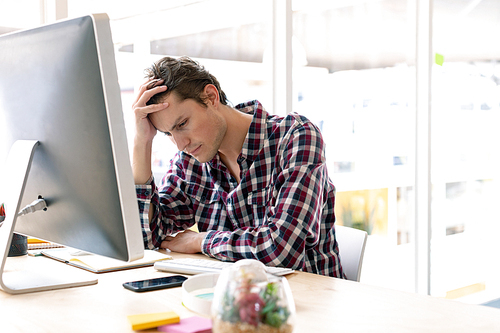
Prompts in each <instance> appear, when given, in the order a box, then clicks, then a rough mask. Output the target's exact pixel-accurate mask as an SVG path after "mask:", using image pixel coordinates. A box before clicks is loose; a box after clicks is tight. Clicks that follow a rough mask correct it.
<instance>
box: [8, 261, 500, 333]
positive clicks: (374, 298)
mask: <svg viewBox="0 0 500 333" xmlns="http://www.w3.org/2000/svg"><path fill="white" fill-rule="evenodd" d="M172 255H173V256H174V258H175V257H186V256H188V257H204V256H202V255H182V254H175V253H173V254H172ZM204 258H205V257H204ZM32 259H34V260H45V261H46V263H47V269H53V270H55V271H57V269H58V267H59V268H60V267H61V265H62V266H66V265H64V264H62V263H59V262H56V261H54V260H51V259H46V258H41V257H37V258H33V257H30V258H27V257H19V258H9V261H8V262H7V265H8V267H13V266H15V265H19V264H22V263H24V262H25V261H26V260H32ZM74 269H77V268H74ZM88 274H91V275H92V276H93V277H95V276H97V277H98V279H99V283H98V284H97V285H93V286H86V287H78V288H71V289H63V290H54V291H45V292H38V293H32V294H22V295H10V294H7V293H5V292H3V291H0V331H1V332H8V333H11V332H51V333H53V332H87V333H88V332H92V333H94V332H131V331H132V330H131V326H130V324H129V322H128V320H127V315H132V314H138V313H149V312H163V311H175V312H176V313H178V314H179V315H180V316H181V318H184V317H190V316H193V315H197V314H196V313H194V312H192V311H190V310H188V309H186V308H185V307H184V306H183V305H182V304H181V289H180V288H173V289H166V290H160V291H153V292H146V293H134V292H131V291H129V290H126V289H125V288H123V287H122V283H123V282H127V281H134V280H141V279H147V278H154V277H160V276H167V275H171V274H169V273H164V272H157V271H155V269H154V268H153V267H147V268H138V269H132V270H126V271H120V272H113V273H104V274H98V275H95V274H92V273H88ZM288 281H289V283H290V286H291V288H292V293H293V296H294V300H295V305H296V308H297V317H296V328H295V331H294V332H305V333H309V332H314V333H321V332H439V333H442V332H453V333H456V332H488V333H490V332H500V310H499V309H494V308H490V307H485V306H480V305H470V304H462V303H459V302H456V301H450V300H445V299H438V298H433V297H430V296H422V295H416V294H410V293H404V292H399V291H393V290H389V289H384V288H379V287H374V286H369V285H364V284H360V283H356V282H351V281H346V280H339V279H334V278H328V277H324V276H319V275H315V274H308V273H302V272H300V273H294V274H292V275H288ZM154 331H155V330H148V331H143V332H154Z"/></svg>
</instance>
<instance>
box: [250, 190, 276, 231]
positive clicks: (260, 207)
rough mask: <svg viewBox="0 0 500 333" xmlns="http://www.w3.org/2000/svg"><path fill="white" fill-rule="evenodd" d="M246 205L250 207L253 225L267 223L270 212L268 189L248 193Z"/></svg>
mask: <svg viewBox="0 0 500 333" xmlns="http://www.w3.org/2000/svg"><path fill="white" fill-rule="evenodd" d="M247 204H248V205H249V206H250V208H251V210H252V214H253V218H254V221H253V223H254V225H256V226H257V225H263V224H264V222H265V221H267V216H268V214H269V211H270V207H269V204H270V203H269V187H266V188H265V189H263V190H257V191H252V192H249V193H248V199H247Z"/></svg>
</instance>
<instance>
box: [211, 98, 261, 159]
mask: <svg viewBox="0 0 500 333" xmlns="http://www.w3.org/2000/svg"><path fill="white" fill-rule="evenodd" d="M235 109H236V110H238V111H240V112H243V113H247V114H253V118H252V123H251V124H250V127H249V129H248V132H247V136H246V137H245V141H244V142H243V148H242V149H241V154H240V158H245V159H247V160H251V161H253V160H254V159H255V156H256V155H257V154H258V153H259V152H260V151H261V149H262V147H263V146H264V141H265V138H266V132H267V125H266V121H267V115H268V113H267V111H266V110H265V109H264V107H263V106H262V104H261V103H260V102H259V101H257V100H253V101H248V102H245V103H240V104H238V105H236V106H235ZM208 163H209V164H210V166H211V167H212V168H216V169H220V165H221V160H220V157H219V154H216V155H215V156H214V158H213V159H212V160H211V161H209V162H208Z"/></svg>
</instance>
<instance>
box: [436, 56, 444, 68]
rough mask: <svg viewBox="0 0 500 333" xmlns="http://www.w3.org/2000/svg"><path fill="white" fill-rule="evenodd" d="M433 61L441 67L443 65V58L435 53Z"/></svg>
mask: <svg viewBox="0 0 500 333" xmlns="http://www.w3.org/2000/svg"><path fill="white" fill-rule="evenodd" d="M434 61H435V62H436V64H437V65H439V66H443V63H444V56H443V55H442V54H439V53H436V56H435V58H434Z"/></svg>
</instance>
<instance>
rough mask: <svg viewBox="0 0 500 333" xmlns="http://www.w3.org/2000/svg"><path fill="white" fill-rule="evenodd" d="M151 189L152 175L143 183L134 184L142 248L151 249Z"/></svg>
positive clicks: (153, 187)
mask: <svg viewBox="0 0 500 333" xmlns="http://www.w3.org/2000/svg"><path fill="white" fill-rule="evenodd" d="M153 189H156V186H155V184H154V179H153V176H152V175H151V177H150V178H149V179H148V181H147V182H146V183H145V184H143V185H142V184H141V185H135V191H136V195H137V202H138V204H139V218H140V220H141V230H142V238H143V241H144V248H146V249H151V250H152V249H154V248H155V246H154V245H153V241H152V235H151V229H150V228H149V209H150V206H151V199H152V197H153V192H154V191H155V190H153Z"/></svg>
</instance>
